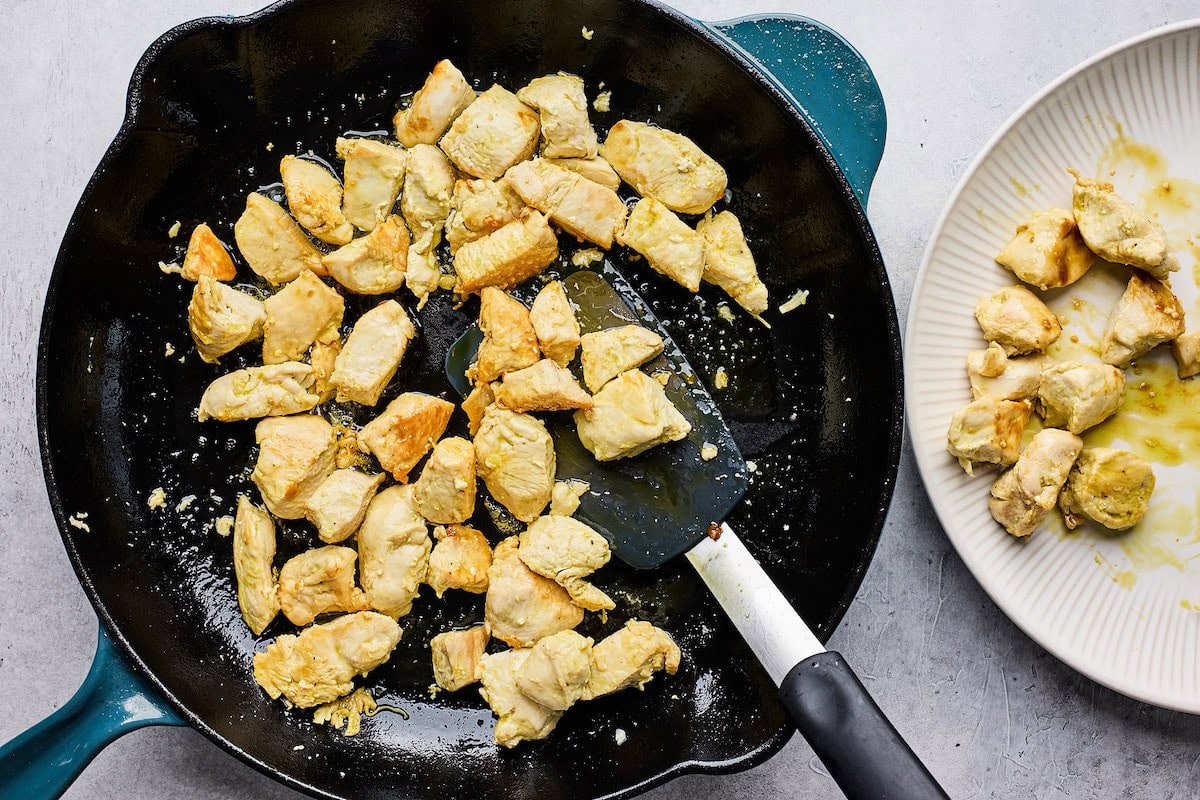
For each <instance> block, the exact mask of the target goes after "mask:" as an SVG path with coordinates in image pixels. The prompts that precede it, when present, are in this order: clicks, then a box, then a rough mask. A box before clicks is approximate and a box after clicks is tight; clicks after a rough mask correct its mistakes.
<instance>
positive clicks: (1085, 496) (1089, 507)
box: [1058, 447, 1154, 531]
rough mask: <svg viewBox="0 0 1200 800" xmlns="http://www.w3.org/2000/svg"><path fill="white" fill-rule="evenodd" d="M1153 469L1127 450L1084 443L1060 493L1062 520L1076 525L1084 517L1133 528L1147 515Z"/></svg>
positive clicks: (1112, 527) (1119, 528) (1113, 526)
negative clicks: (1085, 444) (1086, 445)
mask: <svg viewBox="0 0 1200 800" xmlns="http://www.w3.org/2000/svg"><path fill="white" fill-rule="evenodd" d="M1153 492H1154V472H1153V471H1152V470H1151V469H1150V465H1149V464H1147V463H1146V461H1145V460H1144V459H1142V458H1141V457H1140V456H1138V455H1136V454H1134V453H1130V452H1129V451H1127V450H1112V449H1109V448H1107V447H1085V448H1084V449H1083V452H1081V453H1080V454H1079V458H1077V459H1076V460H1075V466H1074V467H1072V468H1071V473H1070V475H1068V476H1067V483H1066V485H1065V486H1064V487H1063V489H1062V492H1061V493H1060V494H1059V496H1058V504H1059V507H1060V508H1061V509H1062V512H1063V520H1064V521H1065V522H1066V524H1067V527H1068V528H1077V527H1079V526H1080V525H1081V524H1082V523H1083V519H1082V518H1084V517H1086V518H1087V519H1090V520H1092V521H1093V522H1097V523H1099V524H1101V525H1103V526H1104V527H1106V528H1108V529H1110V530H1114V531H1124V530H1128V529H1129V528H1132V527H1133V526H1134V525H1137V524H1138V523H1139V522H1141V521H1142V517H1144V516H1146V510H1147V509H1148V508H1149V505H1150V495H1151V494H1152V493H1153Z"/></svg>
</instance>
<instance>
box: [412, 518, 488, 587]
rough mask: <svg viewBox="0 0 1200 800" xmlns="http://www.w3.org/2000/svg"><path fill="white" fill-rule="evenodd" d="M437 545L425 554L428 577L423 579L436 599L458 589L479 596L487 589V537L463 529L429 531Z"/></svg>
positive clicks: (468, 528) (459, 526) (446, 528)
mask: <svg viewBox="0 0 1200 800" xmlns="http://www.w3.org/2000/svg"><path fill="white" fill-rule="evenodd" d="M433 535H434V536H435V537H436V538H437V540H438V541H437V544H435V545H434V546H433V552H432V553H430V554H429V574H428V575H426V577H425V582H426V583H428V584H429V585H430V586H431V587H432V588H433V591H434V592H436V593H437V596H438V597H441V596H442V594H443V593H444V592H445V591H446V590H447V589H462V590H463V591H464V592H471V593H472V594H483V593H484V592H486V591H487V589H488V570H489V569H490V568H491V566H492V546H491V545H490V544H488V540H487V537H485V536H484V535H483V534H482V533H480V532H479V531H477V530H475V529H474V528H472V527H469V526H467V525H450V526H448V527H445V528H443V527H441V526H438V527H436V528H434V529H433Z"/></svg>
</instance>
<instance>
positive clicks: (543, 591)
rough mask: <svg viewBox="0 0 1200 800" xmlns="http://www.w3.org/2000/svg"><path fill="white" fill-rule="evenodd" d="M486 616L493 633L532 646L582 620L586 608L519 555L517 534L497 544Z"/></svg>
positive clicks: (515, 643)
mask: <svg viewBox="0 0 1200 800" xmlns="http://www.w3.org/2000/svg"><path fill="white" fill-rule="evenodd" d="M483 613H484V619H486V620H487V623H488V625H490V626H491V629H492V636H494V637H496V638H497V639H499V640H500V641H502V642H504V643H506V644H508V645H509V646H511V647H529V646H530V645H532V644H534V643H535V642H537V641H538V640H539V639H542V638H544V637H546V636H552V635H553V634H556V633H558V632H559V631H565V630H570V629H571V628H574V627H575V626H576V625H578V624H579V623H580V622H582V621H583V609H582V608H580V607H579V606H577V605H575V604H574V603H572V602H571V597H570V595H568V594H567V592H566V590H564V589H563V588H562V587H561V586H559V585H558V584H557V583H555V582H554V581H552V580H550V579H549V578H543V577H542V576H541V575H538V574H537V573H536V572H533V571H532V570H530V569H529V567H527V566H525V562H523V561H522V560H521V559H520V557H518V555H517V537H515V536H510V537H509V538H507V539H504V540H503V541H501V542H500V543H499V544H498V545H496V549H495V551H494V552H493V553H492V566H491V567H490V568H489V569H488V589H487V597H486V599H485V601H484V610H483Z"/></svg>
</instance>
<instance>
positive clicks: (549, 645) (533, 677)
mask: <svg viewBox="0 0 1200 800" xmlns="http://www.w3.org/2000/svg"><path fill="white" fill-rule="evenodd" d="M591 677H592V640H591V639H590V638H587V637H584V636H581V635H579V634H578V633H576V632H575V631H559V632H558V633H556V634H554V635H553V636H547V637H546V638H544V639H540V640H538V643H537V644H535V645H534V646H533V647H532V648H530V650H529V656H528V657H527V658H526V659H525V663H524V664H522V665H521V666H520V667H519V668H518V669H517V688H518V689H520V690H521V693H522V694H524V695H525V696H526V697H528V698H529V699H530V700H532V701H534V702H535V703H537V704H539V705H542V706H545V707H546V708H550V709H553V710H555V711H566V710H567V709H568V708H570V707H571V706H572V705H574V704H575V701H577V700H579V699H581V698H582V697H583V695H584V693H585V692H586V691H587V685H588V681H589V679H590V678H591Z"/></svg>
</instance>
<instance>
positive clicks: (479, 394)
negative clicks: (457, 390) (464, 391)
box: [462, 383, 496, 436]
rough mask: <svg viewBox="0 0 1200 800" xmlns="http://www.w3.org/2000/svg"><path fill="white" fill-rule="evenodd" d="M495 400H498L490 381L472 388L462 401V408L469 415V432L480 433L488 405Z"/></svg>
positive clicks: (472, 433)
mask: <svg viewBox="0 0 1200 800" xmlns="http://www.w3.org/2000/svg"><path fill="white" fill-rule="evenodd" d="M494 402H496V395H495V393H494V392H493V391H492V387H491V384H488V383H477V384H475V388H473V389H471V393H470V394H469V395H467V396H466V398H465V399H464V400H463V401H462V410H463V411H464V412H465V413H466V415H467V432H468V433H470V434H471V435H472V436H474V435H475V434H477V433H479V426H480V424H482V423H483V415H484V414H485V413H486V412H487V409H488V406H490V405H491V404H492V403H494Z"/></svg>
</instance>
